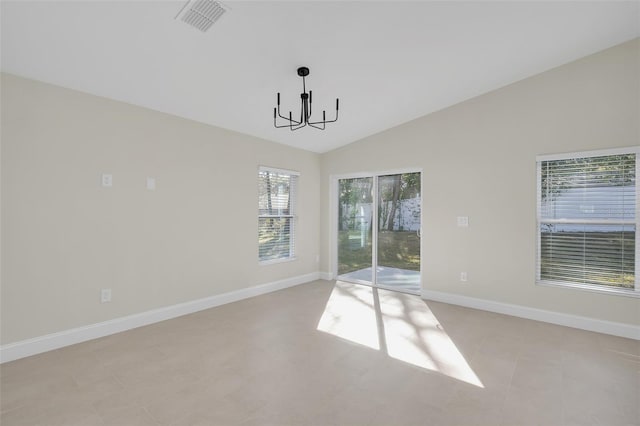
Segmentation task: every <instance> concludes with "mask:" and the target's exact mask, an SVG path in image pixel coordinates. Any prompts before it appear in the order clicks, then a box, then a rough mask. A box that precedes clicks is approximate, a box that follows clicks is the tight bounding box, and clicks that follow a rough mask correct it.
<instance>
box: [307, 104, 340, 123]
mask: <svg viewBox="0 0 640 426" xmlns="http://www.w3.org/2000/svg"><path fill="white" fill-rule="evenodd" d="M338 102H339V101H338V99H336V118H334V119H333V120H326V119H325V118H324V111H322V118H323V119H322V121H310V122H309V124H320V123H322V124H326V123H335V122H336V121H338V107H339V103H338Z"/></svg>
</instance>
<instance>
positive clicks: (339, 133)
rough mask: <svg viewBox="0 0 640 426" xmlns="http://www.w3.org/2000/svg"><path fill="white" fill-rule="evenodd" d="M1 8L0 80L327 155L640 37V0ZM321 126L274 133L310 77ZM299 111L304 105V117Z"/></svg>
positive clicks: (124, 3) (5, 5)
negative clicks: (204, 18) (219, 9)
mask: <svg viewBox="0 0 640 426" xmlns="http://www.w3.org/2000/svg"><path fill="white" fill-rule="evenodd" d="M183 4H184V2H183V1H177V2H174V1H121V2H115V1H73V2H62V1H45V2H26V1H19V2H12V1H4V0H3V1H2V3H1V14H2V21H1V23H2V34H1V35H2V64H1V65H2V71H4V72H8V73H12V74H17V75H20V76H24V77H28V78H33V79H36V80H41V81H44V82H48V83H53V84H56V85H60V86H63V87H68V88H72V89H76V90H80V91H83V92H87V93H92V94H95V95H99V96H104V97H107V98H111V99H116V100H119V101H124V102H128V103H131V104H135V105H140V106H143V107H147V108H151V109H154V110H158V111H163V112H166V113H170V114H174V115H177V116H181V117H185V118H189V119H192V120H196V121H199V122H203V123H208V124H212V125H215V126H219V127H223V128H227V129H232V130H235V131H238V132H242V133H247V134H251V135H255V136H258V137H261V138H264V139H268V140H272V141H276V142H280V143H284V144H287V145H291V146H295V147H298V148H302V149H307V150H311V151H315V152H326V151H329V150H331V149H334V148H337V147H339V146H342V145H345V144H348V143H351V142H353V141H356V140H358V139H361V138H363V137H365V136H368V135H371V134H374V133H377V132H380V131H382V130H384V129H388V128H390V127H393V126H396V125H399V124H402V123H404V122H407V121H409V120H412V119H414V118H417V117H420V116H423V115H426V114H428V113H430V112H433V111H437V110H439V109H442V108H445V107H447V106H450V105H453V104H455V103H458V102H460V101H463V100H465V99H469V98H471V97H474V96H477V95H479V94H482V93H486V92H488V91H491V90H493V89H496V88H499V87H502V86H505V85H507V84H510V83H512V82H515V81H518V80H521V79H523V78H526V77H528V76H531V75H534V74H537V73H540V72H542V71H545V70H548V69H550V68H553V67H556V66H558V65H561V64H564V63H567V62H570V61H572V60H574V59H577V58H580V57H582V56H586V55H588V54H591V53H595V52H597V51H599V50H603V49H606V48H608V47H610V46H613V45H616V44H619V43H622V42H624V41H626V40H629V39H632V38H635V37H638V36H640V2H639V1H628V2H617V1H606V2H594V1H569V2H559V1H547V2H538V1H536V2H521V1H517V2H516V1H514V2H508V1H499V2H484V1H471V2H458V1H453V2H452V1H449V2H426V1H423V2H418V1H412V2H398V1H387V2H382V1H372V2H345V1H338V2H329V1H322V2H307V1H298V2H293V1H285V2H271V1H258V2H233V1H228V2H225V4H227V5H228V6H230V7H231V9H232V10H231V11H230V12H228V13H227V14H225V15H223V17H222V18H221V19H220V20H219V21H218V22H217V23H215V24H214V25H213V26H212V27H211V29H210V30H209V31H208V32H206V33H202V32H200V31H198V30H196V29H194V28H191V27H188V26H187V25H186V24H184V23H182V22H180V21H178V20H175V19H174V16H175V15H176V14H177V12H178V11H179V10H180V8H181V7H182V6H183ZM301 65H305V66H308V67H309V68H310V69H311V74H310V76H309V77H308V78H307V87H308V88H310V89H311V90H313V92H314V96H313V98H314V106H315V110H316V111H320V110H321V109H323V108H326V109H327V114H328V115H329V116H333V111H334V108H335V98H336V97H339V98H340V120H339V121H338V122H337V123H334V124H332V125H330V127H328V128H327V130H325V131H319V130H315V129H312V128H308V127H307V128H303V129H300V130H298V131H295V132H291V131H290V130H288V129H275V128H274V127H273V107H274V106H275V102H276V92H278V91H280V92H281V93H282V105H283V107H284V108H286V109H293V110H294V116H295V114H296V113H297V114H299V93H300V92H301V79H300V77H298V76H297V75H296V69H297V68H298V67H299V66H301ZM296 107H297V108H298V109H297V110H296V109H295V108H296Z"/></svg>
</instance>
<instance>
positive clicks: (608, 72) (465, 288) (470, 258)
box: [320, 39, 640, 324]
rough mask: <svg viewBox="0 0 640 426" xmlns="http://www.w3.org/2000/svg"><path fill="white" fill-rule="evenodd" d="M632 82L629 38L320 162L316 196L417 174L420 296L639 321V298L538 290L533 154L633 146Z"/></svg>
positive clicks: (639, 61) (638, 134) (635, 51)
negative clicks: (361, 178)
mask: <svg viewBox="0 0 640 426" xmlns="http://www.w3.org/2000/svg"><path fill="white" fill-rule="evenodd" d="M639 81H640V41H638V39H636V40H635V41H632V42H628V43H625V44H623V45H620V46H617V47H614V48H612V49H609V50H606V51H604V52H600V53H598V54H595V55H592V56H589V57H586V58H583V59H581V60H579V61H576V62H573V63H570V64H567V65H565V66H562V67H559V68H556V69H553V70H551V71H548V72H546V73H543V74H539V75H537V76H534V77H532V78H529V79H526V80H523V81H521V82H518V83H515V84H513V85H510V86H507V87H504V88H502V89H500V90H497V91H494V92H491V93H489V94H486V95H483V96H480V97H477V98H474V99H471V100H469V101H466V102H463V103H461V104H458V105H455V106H453V107H450V108H448V109H445V110H442V111H439V112H437V113H434V114H431V115H428V116H425V117H422V118H420V119H417V120H414V121H412V122H409V123H407V124H404V125H402V126H399V127H396V128H393V129H390V130H388V131H385V132H382V133H380V134H376V135H374V136H371V137H368V138H366V139H364V140H361V141H358V142H356V143H353V144H351V145H348V146H346V147H344V148H342V149H338V150H335V151H332V152H329V153H327V154H324V155H323V156H322V163H321V164H322V177H321V183H322V193H323V194H328V192H329V180H330V176H331V175H334V174H344V173H351V172H360V171H376V170H389V169H396V168H413V167H415V168H421V169H423V173H424V176H423V182H424V186H423V190H422V197H423V214H422V220H423V241H422V252H423V287H424V289H427V290H435V291H441V292H449V293H456V294H462V295H466V296H471V297H477V298H482V299H490V300H494V301H499V302H506V303H513V304H518V305H524V306H528V307H534V308H541V309H547V310H552V311H558V312H564V313H569V314H575V315H583V316H587V317H592V318H598V319H603V320H610V321H616V322H622V323H628V324H640V299H633V298H628V297H621V296H609V295H603V294H595V293H589V292H584V291H577V290H569V289H562V288H550V287H541V286H536V285H535V282H534V281H535V249H536V216H535V214H536V155H537V154H547V153H558V152H572V151H580V150H593V149H603V148H613V147H624V146H632V145H638V144H639V143H640V124H639V123H640V109H639V100H640V83H639ZM323 196H324V195H323ZM326 197H327V198H325V202H323V203H321V205H322V211H321V215H320V217H321V237H322V238H321V249H320V250H321V253H322V255H323V256H322V263H321V270H323V271H330V270H331V269H330V268H331V267H330V259H331V257H332V254H331V253H332V250H331V247H330V238H329V235H330V232H332V230H331V229H330V226H329V210H328V207H327V206H328V195H326ZM456 216H469V221H470V227H469V228H467V229H465V228H457V227H456ZM461 271H466V272H468V276H469V282H468V283H461V282H459V273H460V272H461Z"/></svg>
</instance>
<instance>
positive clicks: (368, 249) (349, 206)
mask: <svg viewBox="0 0 640 426" xmlns="http://www.w3.org/2000/svg"><path fill="white" fill-rule="evenodd" d="M372 215H373V177H365V178H353V179H340V180H339V181H338V275H339V276H347V277H348V278H349V279H350V280H351V281H356V282H363V283H367V284H371V283H372V282H373V269H372V264H373V241H372V230H373V221H372V217H373V216H372Z"/></svg>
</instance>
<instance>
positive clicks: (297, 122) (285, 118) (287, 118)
mask: <svg viewBox="0 0 640 426" xmlns="http://www.w3.org/2000/svg"><path fill="white" fill-rule="evenodd" d="M278 116H279V117H280V118H282V119H283V120H286V121H289V117H285V116H283V115H282V114H280V105H278ZM291 121H293V122H294V123H295V124H296V125H298V124H301V122H299V121H296V120H293V119H292V120H291ZM285 127H286V126H285Z"/></svg>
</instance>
